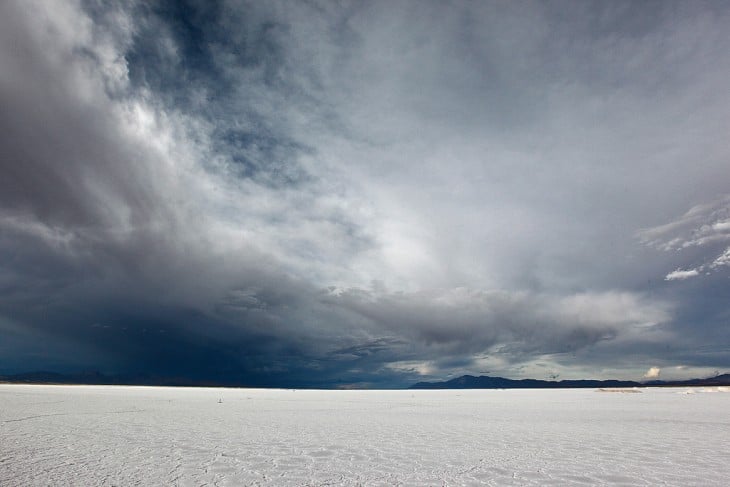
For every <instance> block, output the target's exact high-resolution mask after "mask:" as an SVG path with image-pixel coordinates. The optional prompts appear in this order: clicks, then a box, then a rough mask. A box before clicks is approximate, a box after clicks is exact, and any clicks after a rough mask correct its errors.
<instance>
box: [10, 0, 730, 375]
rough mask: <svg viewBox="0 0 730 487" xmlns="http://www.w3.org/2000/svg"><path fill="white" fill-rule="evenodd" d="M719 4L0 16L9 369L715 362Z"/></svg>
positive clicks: (726, 168) (723, 259)
mask: <svg viewBox="0 0 730 487" xmlns="http://www.w3.org/2000/svg"><path fill="white" fill-rule="evenodd" d="M729 25H730V4H728V3H727V2H709V3H703V2H700V1H693V2H671V1H661V2H650V1H642V2H626V3H624V2H618V1H614V2H602V1H597V2H586V1H576V2H569V1H560V2H536V3H531V2H424V1H418V2H416V1H414V2H403V1H398V2H393V1H384V2H377V1H373V2H282V3H277V2H251V3H247V2H177V1H176V2H163V1H160V2H140V3H135V2H120V3H118V4H114V3H109V2H102V1H89V2H75V1H54V2H52V1H26V0H22V1H21V0H17V1H9V2H0V171H1V172H0V175H1V176H0V373H3V372H4V373H12V372H23V371H30V370H54V371H59V372H75V371H81V370H99V371H101V372H103V373H107V374H140V373H144V374H148V375H155V376H162V377H180V378H187V379H191V380H219V381H238V382H240V383H245V384H251V385H278V386H319V387H349V386H359V387H395V386H403V385H409V384H411V383H413V382H415V381H419V380H434V379H447V378H450V377H454V376H458V375H462V374H466V373H470V374H474V375H482V374H484V375H499V376H504V377H509V378H524V377H532V378H538V379H550V378H559V379H564V378H623V379H642V377H644V376H647V377H656V376H659V377H660V378H666V379H674V378H689V377H700V376H709V375H713V374H714V373H715V372H716V371H719V372H727V371H729V370H730V281H729V280H728V279H729V278H730V196H728V195H729V194H730V144H729V143H728V133H729V131H730V92H729V91H728V80H729V79H730V29H728V26H729Z"/></svg>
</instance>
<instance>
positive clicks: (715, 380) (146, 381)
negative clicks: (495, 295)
mask: <svg viewBox="0 0 730 487" xmlns="http://www.w3.org/2000/svg"><path fill="white" fill-rule="evenodd" d="M3 382H4V383H14V384H81V385H142V386H179V387H266V385H263V384H244V383H241V382H238V381H221V382H214V381H206V380H194V379H189V378H175V377H161V376H150V375H118V376H108V375H104V374H101V373H99V372H95V371H92V372H83V373H80V374H59V373H56V372H43V371H40V372H27V373H23V374H13V375H4V376H3V375H0V383H3ZM691 386H700V387H711V386H730V374H722V375H718V376H716V377H710V378H708V379H690V380H684V381H663V380H652V381H648V382H635V381H624V380H560V381H549V380H538V379H521V380H513V379H505V378H504V377H489V376H480V377H475V376H473V375H464V376H461V377H458V378H456V379H451V380H448V381H443V382H418V383H417V384H414V385H412V386H410V387H409V388H408V389H561V388H562V389H575V388H601V387H604V388H606V387H691ZM284 387H286V386H284ZM300 388H301V387H300ZM325 388H326V386H325Z"/></svg>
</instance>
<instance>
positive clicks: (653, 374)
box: [644, 367, 662, 379]
mask: <svg viewBox="0 0 730 487" xmlns="http://www.w3.org/2000/svg"><path fill="white" fill-rule="evenodd" d="M661 372H662V369H660V368H659V367H650V368H649V370H647V371H646V374H644V379H656V378H658V377H659V374H660V373H661Z"/></svg>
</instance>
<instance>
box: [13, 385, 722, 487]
mask: <svg viewBox="0 0 730 487" xmlns="http://www.w3.org/2000/svg"><path fill="white" fill-rule="evenodd" d="M642 391H643V394H597V393H596V391H595V390H576V389H573V390H507V391H501V390H466V391H463V390H462V391H446V390H443V391H303V390H298V391H291V390H261V389H202V388H201V389H193V388H190V389H184V388H162V387H114V386H42V385H0V485H3V486H20V485H23V486H25V485H133V484H142V485H185V486H187V485H196V486H200V485H220V486H224V485H284V486H286V485H403V486H405V485H596V484H611V485H657V484H662V485H682V486H685V485H730V462H729V461H728V456H727V454H728V452H730V394H703V393H700V392H702V391H698V393H696V394H690V395H687V394H681V392H684V391H686V389H643V390H642ZM678 392H680V394H678ZM720 392H722V391H720ZM219 399H221V400H222V402H220V403H219V402H218V401H219Z"/></svg>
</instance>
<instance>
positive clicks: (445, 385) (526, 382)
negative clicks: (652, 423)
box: [409, 374, 730, 389]
mask: <svg viewBox="0 0 730 487" xmlns="http://www.w3.org/2000/svg"><path fill="white" fill-rule="evenodd" d="M689 386H705V387H709V386H730V374H722V375H718V376H716V377H710V378H708V379H690V380H683V381H663V380H652V381H648V382H635V381H628V380H560V381H551V380H537V379H521V380H512V379H505V378H503V377H489V376H486V375H483V376H479V377H474V376H473V375H463V376H461V377H457V378H456V379H451V380H448V381H444V382H418V383H417V384H414V385H412V386H411V387H409V389H576V388H595V387H689Z"/></svg>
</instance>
